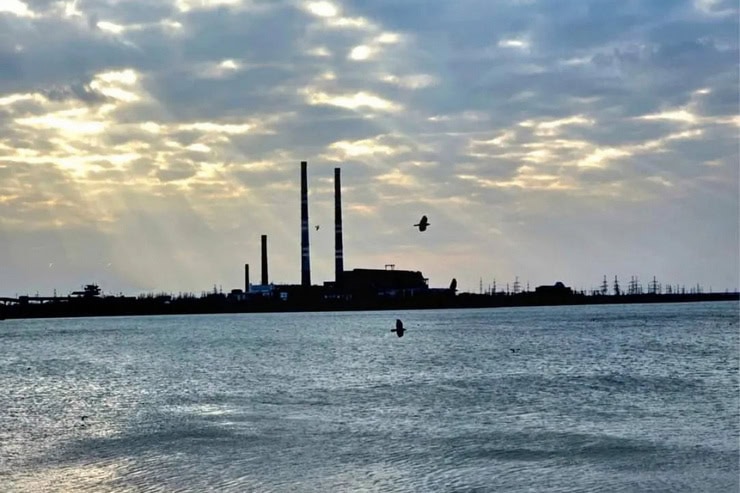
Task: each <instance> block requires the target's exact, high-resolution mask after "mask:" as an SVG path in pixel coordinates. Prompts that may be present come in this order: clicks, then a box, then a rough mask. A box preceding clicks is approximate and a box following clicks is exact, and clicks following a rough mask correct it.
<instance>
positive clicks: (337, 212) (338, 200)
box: [334, 168, 344, 286]
mask: <svg viewBox="0 0 740 493" xmlns="http://www.w3.org/2000/svg"><path fill="white" fill-rule="evenodd" d="M342 243H343V242H342V182H341V178H340V170H339V168H334V282H335V284H336V285H337V286H340V285H341V282H342V273H343V272H344V246H343V244H342Z"/></svg>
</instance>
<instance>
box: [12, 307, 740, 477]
mask: <svg viewBox="0 0 740 493" xmlns="http://www.w3.org/2000/svg"><path fill="white" fill-rule="evenodd" d="M397 317H400V318H402V319H403V320H404V325H405V328H406V329H408V332H407V333H406V334H405V336H404V337H403V338H401V339H399V338H398V337H396V335H395V334H393V333H391V332H390V329H391V328H392V327H394V324H395V319H396V318H397ZM738 339H739V338H738V304H737V303H696V304H673V305H615V306H600V307H588V306H581V307H549V308H524V309H495V310H450V311H410V312H401V313H390V312H372V313H367V312H366V313H304V314H264V315H257V314H242V315H220V316H189V317H188V316H178V317H131V318H107V319H67V320H25V321H24V320H19V321H5V322H3V325H0V345H1V346H0V347H2V351H1V352H0V378H1V379H2V382H3V390H4V392H3V393H2V394H0V409H1V410H2V413H0V491H24V492H25V491H96V492H99V491H204V490H218V491H358V490H361V491H394V492H396V491H501V490H506V491H542V490H547V491H738V488H740V483H739V481H738V472H739V469H740V468H739V467H738V462H737V457H738V449H739V447H738V438H739V433H738V417H739V416H738V409H739V406H740V397H739V396H738V392H737V390H738V351H737V350H738ZM512 348H515V349H516V350H515V351H512V350H511V349H512ZM83 417H84V419H83Z"/></svg>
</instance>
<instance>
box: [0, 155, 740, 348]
mask: <svg viewBox="0 0 740 493" xmlns="http://www.w3.org/2000/svg"><path fill="white" fill-rule="evenodd" d="M341 189H342V185H341V170H340V168H334V279H333V280H331V281H325V282H324V283H323V284H322V285H314V284H312V283H311V257H310V243H309V220H308V163H307V162H306V161H301V187H300V191H301V195H300V210H301V244H300V249H301V282H300V284H296V285H292V284H273V283H271V282H270V276H269V271H268V268H269V262H268V243H267V235H266V234H262V235H261V238H260V241H261V276H260V283H259V284H252V283H251V282H250V271H249V264H248V263H247V264H244V288H243V289H232V290H231V291H230V292H229V293H226V294H224V293H222V292H220V291H219V290H217V289H216V288H215V287H214V290H213V292H208V293H203V294H202V295H201V296H200V297H196V296H195V295H192V294H186V295H179V296H172V295H168V294H157V295H153V294H149V295H140V296H138V297H133V296H123V295H120V296H105V295H102V294H101V289H100V287H99V286H98V285H97V284H88V285H86V286H84V287H83V289H82V290H81V291H74V292H72V293H71V294H70V295H68V296H56V294H55V295H54V296H52V297H44V296H38V295H36V296H18V297H15V298H3V297H0V320H2V319H4V318H32V317H78V316H108V315H166V314H191V313H230V312H231V313H241V312H285V311H330V310H331V311H339V310H391V309H425V308H484V307H504V306H538V305H576V304H603V303H655V302H662V303H668V302H684V301H721V300H740V293H738V292H737V291H735V292H725V293H716V292H709V293H704V292H703V291H702V290H701V289H700V287H699V286H698V285H697V287H696V289H691V290H689V291H688V292H687V291H686V290H685V289H679V288H678V287H675V289H674V288H672V287H671V286H667V287H666V289H665V290H663V289H662V288H661V286H660V285H659V283H658V282H657V280H656V279H655V278H653V282H652V283H651V284H650V286H649V288H648V291H647V292H643V291H642V289H641V288H640V286H639V283H638V281H637V278H636V277H633V278H632V280H631V281H630V285H629V289H628V290H627V291H626V292H623V291H622V290H621V289H620V288H619V284H618V281H617V278H616V277H615V278H614V290H613V294H612V295H609V294H608V284H607V281H606V276H604V281H603V283H602V286H601V288H600V289H598V290H593V291H592V292H591V293H590V294H586V293H585V292H583V291H581V292H575V291H573V290H572V289H571V288H569V287H567V286H565V285H564V284H563V283H561V282H556V283H555V284H553V285H545V286H538V287H537V288H536V289H535V290H534V291H530V290H529V285H528V284H527V289H526V290H525V291H522V290H521V287H520V284H519V280H518V278H517V280H516V281H515V283H514V289H513V291H509V289H508V284H507V289H506V291H499V290H497V289H496V283H495V281H494V283H493V289H491V290H490V291H486V292H485V293H484V291H483V280H482V279H481V286H480V293H478V294H474V293H458V292H457V280H456V279H452V282H451V283H450V284H449V287H447V288H430V287H429V285H428V280H427V279H426V278H425V277H424V276H423V274H422V273H421V272H419V271H410V270H397V269H396V268H395V265H394V264H387V265H386V266H385V268H384V269H364V268H355V269H352V270H344V239H343V229H342V193H341V192H342V190H341ZM428 226H430V223H429V221H428V218H427V216H422V218H421V220H420V221H419V223H417V224H414V227H415V228H418V231H419V232H424V231H425V230H426V229H427V227H428ZM317 229H318V228H317ZM400 327H401V329H400V331H398V330H397V335H398V336H399V337H400V336H401V335H402V334H403V325H402V324H400Z"/></svg>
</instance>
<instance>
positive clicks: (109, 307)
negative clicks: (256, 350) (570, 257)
mask: <svg viewBox="0 0 740 493" xmlns="http://www.w3.org/2000/svg"><path fill="white" fill-rule="evenodd" d="M702 301H740V293H738V292H731V293H681V294H677V293H674V294H657V293H642V294H624V295H600V294H591V295H586V294H581V293H549V294H542V293H535V292H523V293H516V294H507V293H495V294H475V293H459V294H455V293H450V292H440V293H430V294H424V295H414V296H401V297H381V296H374V297H335V298H326V297H320V296H317V295H312V293H311V292H310V291H309V292H307V293H306V294H305V296H294V297H292V298H288V299H281V298H277V297H262V296H259V297H251V298H248V299H244V298H242V299H235V298H233V297H232V296H229V295H226V294H222V293H209V294H205V295H203V296H201V297H193V296H180V297H177V296H174V297H173V296H169V295H146V296H140V297H125V296H90V297H71V296H70V297H47V298H42V297H20V298H17V299H15V298H3V299H2V300H0V303H2V304H0V319H3V318H4V319H23V318H58V317H106V316H137V315H187V314H217V313H280V312H312V311H365V310H368V311H373V310H415V309H418V310H422V309H460V308H504V307H527V306H558V305H598V304H634V303H682V302H702Z"/></svg>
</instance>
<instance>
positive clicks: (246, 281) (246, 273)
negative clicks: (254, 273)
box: [244, 264, 249, 293]
mask: <svg viewBox="0 0 740 493" xmlns="http://www.w3.org/2000/svg"><path fill="white" fill-rule="evenodd" d="M244 292H245V293H248V292H249V264H244Z"/></svg>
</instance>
